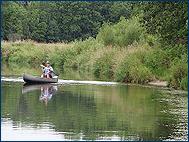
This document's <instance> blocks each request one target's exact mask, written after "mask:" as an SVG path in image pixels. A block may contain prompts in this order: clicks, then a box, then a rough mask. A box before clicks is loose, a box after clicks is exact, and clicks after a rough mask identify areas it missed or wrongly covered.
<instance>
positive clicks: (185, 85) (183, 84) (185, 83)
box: [180, 76, 188, 90]
mask: <svg viewBox="0 0 189 142" xmlns="http://www.w3.org/2000/svg"><path fill="white" fill-rule="evenodd" d="M180 87H181V89H183V90H188V76H187V77H185V78H182V80H181V83H180Z"/></svg>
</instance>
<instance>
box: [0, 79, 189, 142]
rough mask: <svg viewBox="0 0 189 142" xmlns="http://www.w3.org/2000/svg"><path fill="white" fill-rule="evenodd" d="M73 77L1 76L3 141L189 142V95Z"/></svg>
mask: <svg viewBox="0 0 189 142" xmlns="http://www.w3.org/2000/svg"><path fill="white" fill-rule="evenodd" d="M65 78H66V77H65ZM71 79H72V80H68V79H67V80H66V79H64V80H60V81H59V83H57V84H48V85H47V84H46V85H24V83H23V81H22V78H21V76H20V77H19V76H17V77H15V76H8V77H7V76H5V77H2V84H1V93H2V95H1V140H19V141H20V140H24V141H26V140H30V141H35V140H43V141H58V140H61V141H63V140H114V141H116V140H119V141H120V140H188V137H187V136H188V97H187V95H188V94H187V93H179V92H177V93H173V92H172V91H169V90H167V89H160V88H153V87H143V86H136V85H125V84H119V83H115V82H106V81H103V82H102V81H87V80H85V81H84V80H79V81H78V80H75V78H74V77H72V78H71Z"/></svg>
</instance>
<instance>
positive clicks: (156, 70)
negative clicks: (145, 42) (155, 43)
mask: <svg viewBox="0 0 189 142" xmlns="http://www.w3.org/2000/svg"><path fill="white" fill-rule="evenodd" d="M143 61H144V64H145V66H146V67H148V68H149V69H150V71H151V72H152V73H153V74H155V75H156V77H160V76H163V75H164V73H165V71H166V70H167V68H169V67H170V59H169V56H167V53H166V52H165V51H163V50H161V49H159V48H156V49H153V50H150V51H149V52H146V54H145V56H144V60H143Z"/></svg>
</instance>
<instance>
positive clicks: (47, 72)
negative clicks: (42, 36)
mask: <svg viewBox="0 0 189 142" xmlns="http://www.w3.org/2000/svg"><path fill="white" fill-rule="evenodd" d="M40 66H41V67H42V71H43V74H42V75H41V77H44V78H52V77H53V72H54V71H53V68H52V67H51V65H50V63H49V61H47V62H46V63H45V62H43V63H42V65H40Z"/></svg>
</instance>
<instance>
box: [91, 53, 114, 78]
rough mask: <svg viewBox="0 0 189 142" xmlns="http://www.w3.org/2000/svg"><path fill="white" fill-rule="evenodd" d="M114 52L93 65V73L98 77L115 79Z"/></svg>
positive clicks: (106, 54)
mask: <svg viewBox="0 0 189 142" xmlns="http://www.w3.org/2000/svg"><path fill="white" fill-rule="evenodd" d="M113 56H114V55H113V52H112V53H110V52H108V53H105V54H104V55H103V56H101V57H100V58H98V60H97V61H96V62H95V63H94V65H93V73H94V75H95V76H96V77H102V78H103V77H108V78H111V77H113V74H114V72H113V64H114V61H113Z"/></svg>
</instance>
